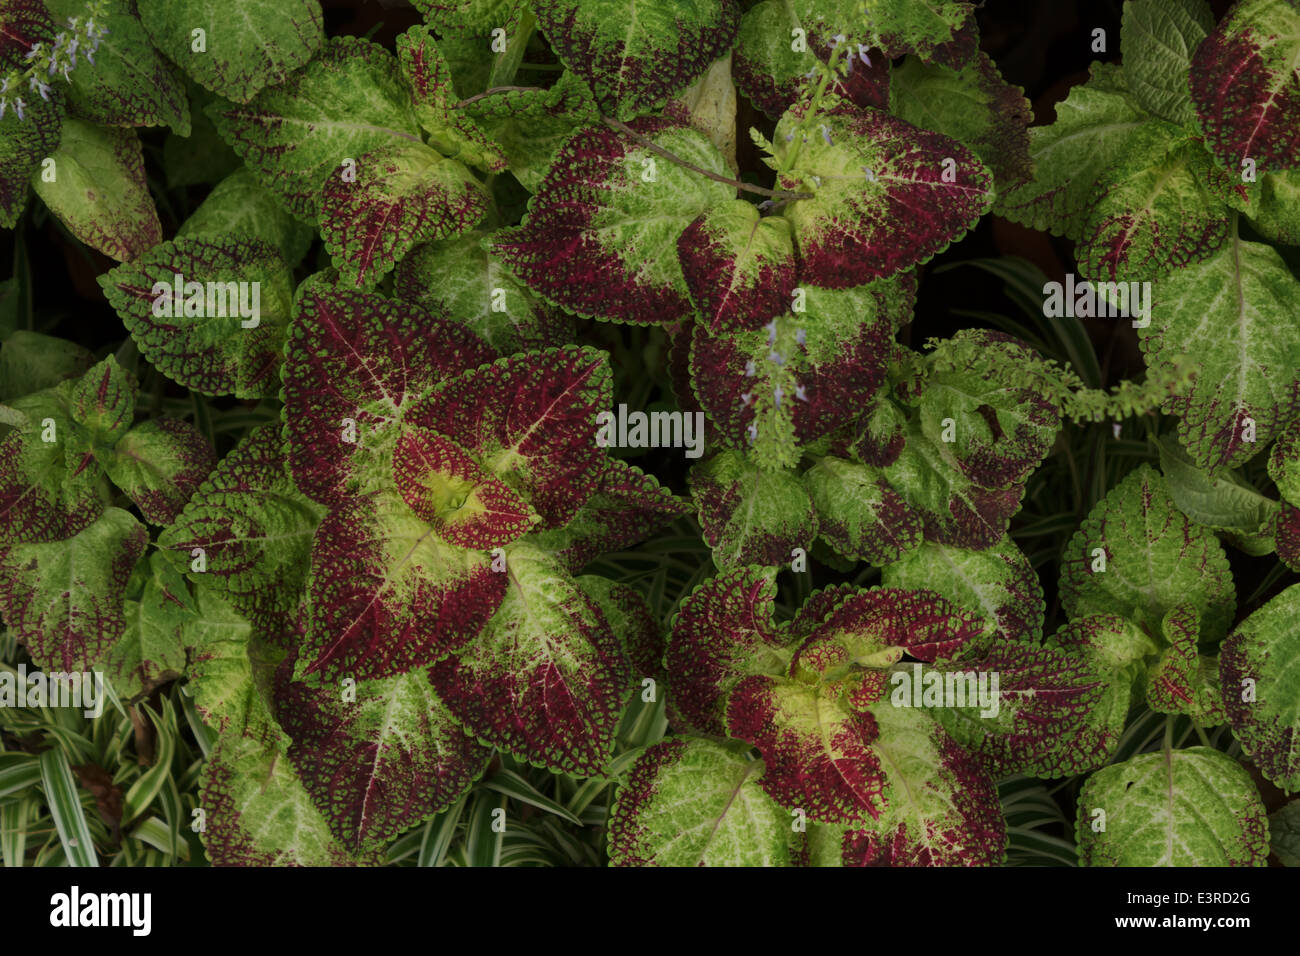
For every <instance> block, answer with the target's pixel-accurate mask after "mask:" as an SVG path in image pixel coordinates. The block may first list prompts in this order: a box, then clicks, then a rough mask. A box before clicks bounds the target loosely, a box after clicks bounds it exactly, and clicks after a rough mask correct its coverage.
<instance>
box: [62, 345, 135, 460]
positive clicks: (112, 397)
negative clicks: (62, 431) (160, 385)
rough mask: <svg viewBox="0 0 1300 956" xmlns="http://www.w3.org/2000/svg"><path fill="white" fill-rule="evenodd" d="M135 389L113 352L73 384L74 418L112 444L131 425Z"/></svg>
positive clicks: (71, 399)
mask: <svg viewBox="0 0 1300 956" xmlns="http://www.w3.org/2000/svg"><path fill="white" fill-rule="evenodd" d="M135 391H136V384H135V381H134V380H133V379H132V377H131V376H130V374H129V373H128V372H127V371H126V369H124V368H122V366H121V365H119V364H118V363H117V359H116V358H115V357H114V356H112V355H110V356H109V357H108V358H106V359H104V361H102V362H100V363H99V364H98V365H96V366H95V367H94V368H92V369H90V370H89V371H87V372H86V374H85V375H83V376H81V378H80V379H79V380H78V381H77V382H76V384H74V385H73V387H72V394H71V396H70V406H71V408H70V411H71V412H72V420H73V421H75V422H76V423H77V424H78V425H80V426H81V427H82V428H85V429H86V430H87V431H89V432H90V434H91V435H92V436H93V437H94V438H95V440H97V441H98V442H102V443H103V444H104V445H107V446H112V445H114V444H116V442H117V441H118V440H119V439H120V438H121V437H122V436H123V435H125V434H126V433H127V431H128V430H130V428H131V421H132V418H133V417H134V415H135Z"/></svg>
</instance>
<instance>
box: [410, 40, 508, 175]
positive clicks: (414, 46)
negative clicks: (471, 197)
mask: <svg viewBox="0 0 1300 956" xmlns="http://www.w3.org/2000/svg"><path fill="white" fill-rule="evenodd" d="M497 28H501V29H504V28H505V24H503V23H497V24H494V25H493V27H492V29H497ZM397 62H398V64H399V66H400V67H401V70H402V76H403V77H404V78H405V79H406V82H407V84H408V85H409V86H410V88H411V98H412V104H413V105H414V107H415V115H416V116H418V117H419V119H420V125H421V126H422V127H424V129H425V131H426V132H428V133H429V145H430V146H432V147H433V148H434V149H436V150H437V151H438V152H439V153H441V154H442V155H443V156H446V157H448V158H449V159H458V160H460V161H461V162H463V163H465V164H466V165H469V166H476V167H478V168H479V169H483V170H486V171H488V172H494V173H499V172H501V170H503V169H505V168H506V165H507V161H506V157H505V154H504V152H503V151H502V149H501V147H500V146H498V145H497V144H496V143H494V142H492V140H491V139H489V138H488V136H487V134H485V133H484V132H483V130H482V129H480V128H479V126H478V124H477V123H475V122H474V120H473V119H471V118H470V117H469V116H468V115H466V114H465V113H463V112H461V111H459V110H457V109H454V108H453V107H455V105H456V100H457V97H456V90H455V87H454V86H453V85H452V76H451V67H450V65H448V63H447V58H446V57H444V56H443V55H442V51H441V50H439V49H438V43H437V40H435V39H434V37H433V34H432V33H430V32H429V30H428V29H427V28H426V27H422V26H414V27H411V29H409V30H407V31H406V32H405V33H403V34H402V35H401V36H399V37H398V38H397Z"/></svg>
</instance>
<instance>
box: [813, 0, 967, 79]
mask: <svg viewBox="0 0 1300 956" xmlns="http://www.w3.org/2000/svg"><path fill="white" fill-rule="evenodd" d="M838 2H839V3H841V4H844V3H846V2H849V3H852V6H853V12H854V13H855V14H856V13H858V10H859V9H861V11H862V13H864V14H865V15H866V22H867V26H868V30H867V34H868V36H869V37H870V39H869V41H868V43H867V45H868V46H873V47H879V48H880V49H882V50H884V51H885V56H887V57H889V58H890V59H891V60H892V59H897V58H898V57H900V56H902V55H903V54H905V53H915V54H916V55H917V56H918V57H920V58H921V59H922V60H924V61H925V62H927V63H938V64H940V65H941V66H949V67H952V68H953V69H960V68H961V67H963V66H965V65H966V63H967V61H969V60H970V58H971V57H972V56H974V55H975V53H976V51H977V50H978V48H979V27H978V26H977V25H976V23H975V6H976V5H975V4H973V3H967V2H965V0H929V2H926V3H914V2H912V0H866V2H865V3H863V4H862V5H861V7H859V5H858V4H857V3H856V2H854V0H838ZM858 22H861V21H860V20H859V21H858Z"/></svg>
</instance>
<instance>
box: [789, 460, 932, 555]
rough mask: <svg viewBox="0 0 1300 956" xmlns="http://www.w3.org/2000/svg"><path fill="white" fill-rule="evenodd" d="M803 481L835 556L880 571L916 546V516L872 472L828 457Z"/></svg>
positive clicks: (918, 525) (918, 530)
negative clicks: (839, 555)
mask: <svg viewBox="0 0 1300 956" xmlns="http://www.w3.org/2000/svg"><path fill="white" fill-rule="evenodd" d="M802 480H803V484H804V487H805V488H806V489H807V490H808V494H809V495H810V496H811V498H812V502H813V507H814V509H815V511H816V514H817V533H818V534H819V535H821V536H822V538H824V539H825V540H826V543H827V544H829V545H830V546H831V547H832V548H834V549H835V551H836V553H838V554H842V555H844V556H845V557H847V558H852V559H853V560H854V561H866V562H867V563H869V564H874V565H876V566H878V567H880V566H883V565H886V564H889V563H890V562H893V561H897V560H899V559H900V558H903V557H904V556H905V555H907V554H908V552H910V551H912V550H913V549H914V548H916V546H917V545H919V544H920V543H921V531H922V529H921V519H920V517H919V516H918V515H917V514H916V513H915V512H914V511H913V510H912V509H911V508H910V507H909V506H908V504H907V502H905V501H904V500H903V499H902V498H900V497H899V495H898V492H896V491H894V489H893V488H891V487H889V484H888V483H887V482H886V481H885V480H884V478H883V477H881V474H880V472H879V471H878V470H876V469H875V468H872V467H871V466H869V465H862V464H858V463H857V462H853V461H848V460H846V459H844V458H836V457H834V456H832V455H827V456H826V457H825V458H822V459H820V460H818V462H817V464H815V465H814V466H813V467H812V468H810V469H808V471H807V472H805V473H804V475H803V479H802Z"/></svg>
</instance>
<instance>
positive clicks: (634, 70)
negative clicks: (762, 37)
mask: <svg viewBox="0 0 1300 956" xmlns="http://www.w3.org/2000/svg"><path fill="white" fill-rule="evenodd" d="M532 6H533V12H534V13H535V14H536V15H537V22H538V25H539V26H540V27H541V29H542V32H543V33H545V34H546V38H547V40H549V41H550V43H551V48H552V49H553V50H555V52H556V55H557V56H559V58H560V60H561V61H562V62H563V63H564V64H565V65H566V66H568V67H569V68H570V69H571V70H573V71H574V72H575V73H577V74H578V75H579V76H581V77H582V78H583V79H584V80H586V81H587V83H588V85H590V87H591V90H592V93H593V94H595V97H596V103H597V104H598V105H599V106H600V110H601V112H602V113H604V114H605V115H607V116H612V117H614V118H615V119H620V120H629V119H632V118H633V117H635V116H637V115H638V114H640V113H645V112H649V111H650V110H652V109H655V108H656V107H659V106H662V105H663V104H664V102H665V101H666V100H667V99H668V97H670V96H672V95H673V94H674V93H676V92H678V91H679V90H681V89H682V88H683V87H685V86H687V85H689V84H690V82H691V81H692V80H694V79H695V78H696V77H697V76H699V75H700V74H701V73H703V72H704V71H705V70H706V69H707V68H708V66H709V64H710V63H712V62H713V61H714V60H716V59H718V57H720V56H723V55H725V54H726V53H727V51H728V50H730V49H731V44H732V41H734V40H735V38H736V30H737V28H738V26H739V21H740V15H739V10H738V9H737V7H736V4H735V3H734V2H733V0H687V2H684V3H679V4H674V5H665V4H661V3H655V2H653V0H633V2H632V4H631V8H630V9H624V5H622V4H611V3H610V2H609V0H535V2H534V3H533V5H532Z"/></svg>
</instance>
